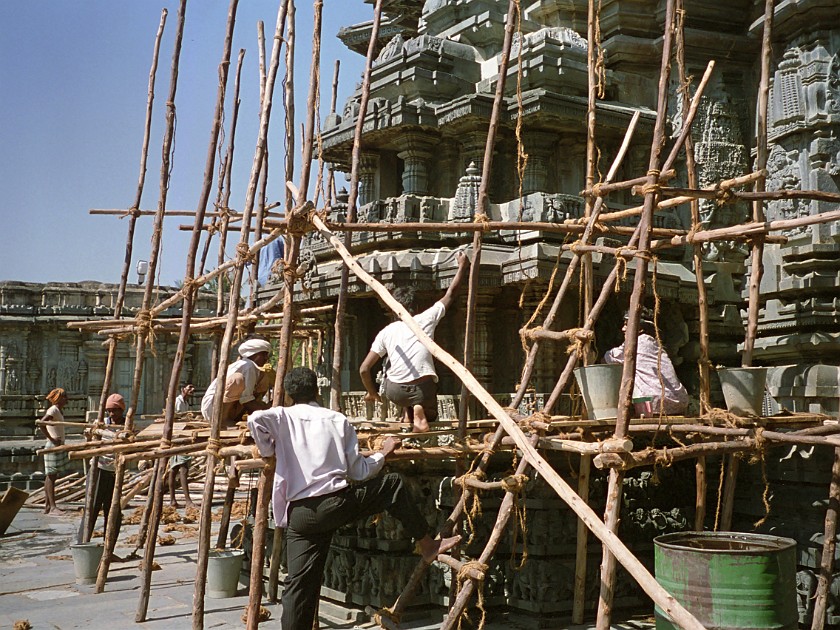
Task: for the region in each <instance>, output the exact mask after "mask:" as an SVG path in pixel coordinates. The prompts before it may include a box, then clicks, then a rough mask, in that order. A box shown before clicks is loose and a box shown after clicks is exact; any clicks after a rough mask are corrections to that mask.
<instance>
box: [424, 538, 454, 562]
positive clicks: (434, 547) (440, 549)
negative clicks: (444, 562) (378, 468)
mask: <svg viewBox="0 0 840 630" xmlns="http://www.w3.org/2000/svg"><path fill="white" fill-rule="evenodd" d="M459 542H461V537H460V536H451V537H449V538H431V537H430V536H424V537H423V538H421V539H420V540H419V541H417V545H418V546H419V547H420V557H422V558H423V562H425V563H427V564H431V563H432V562H434V561H435V559H436V558H437V557H438V556H439V555H440V554H442V553H446V552H447V551H449V550H450V549H452V548H453V547H454V546H455V545H457V544H458V543H459Z"/></svg>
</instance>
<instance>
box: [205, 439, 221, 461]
mask: <svg viewBox="0 0 840 630" xmlns="http://www.w3.org/2000/svg"><path fill="white" fill-rule="evenodd" d="M221 449H222V441H221V440H220V439H218V438H210V439H208V440H207V453H208V454H210V455H212V456H213V457H215V458H216V459H221V458H222V455H221Z"/></svg>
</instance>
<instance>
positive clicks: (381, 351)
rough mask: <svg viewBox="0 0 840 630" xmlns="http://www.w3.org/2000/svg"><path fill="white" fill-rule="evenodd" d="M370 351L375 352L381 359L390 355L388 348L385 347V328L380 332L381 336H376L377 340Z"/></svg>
mask: <svg viewBox="0 0 840 630" xmlns="http://www.w3.org/2000/svg"><path fill="white" fill-rule="evenodd" d="M370 351H371V352H375V353H376V354H378V355H379V356H380V357H384V356H385V355H386V354H388V348H386V347H385V328H383V329H382V330H380V331H379V334H377V335H376V338H375V339H374V340H373V344H372V345H371V346H370Z"/></svg>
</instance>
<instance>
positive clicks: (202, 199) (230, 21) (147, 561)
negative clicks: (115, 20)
mask: <svg viewBox="0 0 840 630" xmlns="http://www.w3.org/2000/svg"><path fill="white" fill-rule="evenodd" d="M238 4H239V0H231V1H230V5H229V7H228V17H227V26H226V30H225V41H224V47H223V52H222V60H221V62H220V64H219V83H218V86H217V94H216V107H215V112H214V117H213V123H212V125H211V129H210V142H209V144H208V147H207V156H206V159H205V163H204V182H203V185H202V187H201V191H200V195H199V201H198V205H197V207H196V215H195V228H194V229H193V233H192V238H191V239H190V246H189V252H188V254H187V263H186V270H185V273H184V282H183V288H182V291H183V293H184V301H183V305H182V313H181V316H182V319H181V333H180V336H179V338H178V345H177V347H176V350H175V358H174V361H173V364H172V370H171V372H170V378H169V387H168V391H167V396H166V407H165V410H164V423H163V432H162V438H161V446H162V447H163V448H164V449H165V448H168V447H169V444H170V442H171V440H172V428H173V423H174V420H175V398H176V397H177V396H178V392H179V390H180V381H181V369H182V367H183V364H184V359H185V356H186V351H187V343H188V341H189V336H190V319H191V318H192V313H193V308H194V300H195V292H196V290H197V288H196V287H195V286H194V284H193V276H194V274H195V266H196V265H195V262H196V254H197V252H198V246H199V242H200V240H201V229H200V228H201V225H202V223H203V222H204V213H205V212H206V211H207V202H208V200H209V199H210V191H211V189H212V187H213V175H214V171H215V164H216V150H217V147H218V139H219V131H220V130H221V127H222V114H223V111H224V103H225V94H226V91H227V78H228V70H229V68H230V55H231V47H232V42H233V30H234V26H235V24H236V9H237V6H238ZM172 97H173V98H172V99H171V100H174V93H173V94H172ZM173 115H174V110H173ZM173 122H174V121H173ZM167 176H168V174H167ZM149 273H150V278H151V274H152V271H151V263H150V272H149ZM217 437H218V436H217ZM167 464H168V459H164V460H162V461H161V462H159V464H158V475H157V476H156V478H155V481H154V484H153V486H152V488H153V489H152V490H150V492H151V493H153V494H154V499H153V500H152V514H151V517H150V519H149V533H148V535H147V537H146V547H145V549H144V556H143V580H142V586H141V597H140V603H139V605H138V608H137V615H136V616H135V620H136V621H137V622H142V621H144V620H145V618H146V613H147V611H148V605H149V593H150V589H151V579H152V577H151V576H152V564H153V562H154V553H155V546H156V543H157V533H158V527H159V526H160V514H161V512H162V509H163V494H164V485H165V481H166V474H165V469H166V465H167ZM208 503H210V501H208ZM202 507H203V506H202ZM202 578H203V576H202Z"/></svg>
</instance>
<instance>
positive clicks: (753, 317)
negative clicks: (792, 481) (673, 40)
mask: <svg viewBox="0 0 840 630" xmlns="http://www.w3.org/2000/svg"><path fill="white" fill-rule="evenodd" d="M773 6H774V0H765V3H764V32H763V35H762V38H761V81H760V83H759V87H758V104H757V108H756V109H757V111H756V132H755V133H756V157H755V165H756V170H758V171H762V172H764V169H766V168H767V105H768V101H769V95H770V61H771V60H770V58H771V56H772V54H773V49H772V37H773ZM765 183H766V177H760V178H759V179H757V180H756V182H755V185H754V190H755V191H756V192H759V193H760V192H764V187H765ZM752 211H753V221H754V222H756V223H760V222H762V221H764V204H763V203H762V201H761V200H760V199H757V200H756V201H754V202H753V204H752ZM763 258H764V242H763V241H762V239H761V238H756V239H755V240H753V245H752V260H751V263H750V267H751V271H750V289H749V291H750V292H749V303H748V304H747V335H746V338H745V339H744V354H743V356H742V357H741V365H742V366H744V367H749V366H751V365H752V362H753V350H754V348H755V338H756V336H757V334H758V315H759V311H760V310H761V276H762V275H763V273H764V263H763Z"/></svg>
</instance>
